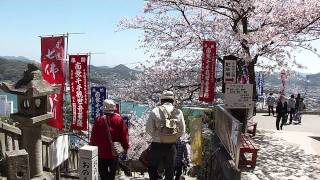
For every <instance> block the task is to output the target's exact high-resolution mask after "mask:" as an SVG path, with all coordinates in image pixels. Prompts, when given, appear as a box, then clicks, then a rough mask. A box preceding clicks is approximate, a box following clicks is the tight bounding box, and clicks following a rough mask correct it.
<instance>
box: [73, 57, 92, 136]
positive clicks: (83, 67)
mask: <svg viewBox="0 0 320 180" xmlns="http://www.w3.org/2000/svg"><path fill="white" fill-rule="evenodd" d="M87 61H88V55H70V56H69V70H70V96H71V107H72V123H71V128H72V129H74V130H87V118H88V93H87V92H88V65H87Z"/></svg>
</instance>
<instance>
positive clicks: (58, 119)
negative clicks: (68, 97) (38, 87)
mask: <svg viewBox="0 0 320 180" xmlns="http://www.w3.org/2000/svg"><path fill="white" fill-rule="evenodd" d="M41 69H42V76H43V79H44V80H46V81H48V82H49V83H50V84H60V85H61V89H60V93H59V94H51V95H50V96H49V102H50V105H51V109H50V111H51V113H52V116H53V117H52V119H50V120H49V122H48V124H49V125H50V126H52V127H55V128H59V129H62V128H63V127H64V125H63V93H64V71H65V70H64V36H54V37H43V38H41Z"/></svg>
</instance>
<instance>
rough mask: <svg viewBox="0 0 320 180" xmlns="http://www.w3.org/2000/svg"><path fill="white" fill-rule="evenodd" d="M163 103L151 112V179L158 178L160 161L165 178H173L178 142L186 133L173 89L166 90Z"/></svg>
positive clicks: (170, 179)
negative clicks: (175, 104)
mask: <svg viewBox="0 0 320 180" xmlns="http://www.w3.org/2000/svg"><path fill="white" fill-rule="evenodd" d="M160 99H161V105H160V106H157V107H156V108H154V109H153V110H152V111H151V113H150V114H149V118H148V120H147V123H146V132H147V133H148V134H150V135H151V137H152V143H151V145H150V151H149V164H148V173H149V178H150V180H157V178H158V168H159V165H160V163H161V164H163V165H164V168H165V180H173V177H174V167H175V158H176V153H177V150H176V142H177V140H178V139H179V138H180V137H181V136H182V135H183V134H184V133H185V131H186V127H185V121H184V117H183V114H182V111H181V110H180V109H177V108H175V107H174V105H173V104H174V101H175V97H174V94H173V92H172V91H164V92H163V93H162V95H161V98H160Z"/></svg>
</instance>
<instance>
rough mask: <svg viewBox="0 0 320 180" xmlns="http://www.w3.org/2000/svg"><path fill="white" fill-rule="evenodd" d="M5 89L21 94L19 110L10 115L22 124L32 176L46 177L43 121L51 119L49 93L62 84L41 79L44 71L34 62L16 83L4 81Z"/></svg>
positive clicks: (55, 90) (23, 146) (23, 142)
mask: <svg viewBox="0 0 320 180" xmlns="http://www.w3.org/2000/svg"><path fill="white" fill-rule="evenodd" d="M0 88H1V89H2V90H4V91H5V92H8V93H11V94H15V95H17V96H18V106H17V107H18V112H17V113H15V114H11V118H12V119H13V120H14V121H16V122H18V123H19V125H18V126H19V128H20V129H21V130H22V148H24V149H26V151H27V152H28V154H29V162H30V177H31V178H35V179H38V178H39V179H40V178H41V179H45V178H43V176H44V174H43V166H42V141H41V124H43V123H46V122H47V121H48V120H49V119H51V118H52V115H51V113H50V112H48V111H49V110H50V108H49V107H50V106H49V105H48V95H49V94H53V93H59V91H60V87H59V86H52V85H50V84H49V83H48V82H47V81H45V80H43V79H42V76H41V71H40V70H39V68H38V67H37V66H36V65H34V64H28V70H27V71H25V72H24V76H23V78H22V79H21V80H19V81H18V82H17V83H15V84H9V83H2V85H1V86H0Z"/></svg>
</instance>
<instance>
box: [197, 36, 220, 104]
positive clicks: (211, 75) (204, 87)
mask: <svg viewBox="0 0 320 180" xmlns="http://www.w3.org/2000/svg"><path fill="white" fill-rule="evenodd" d="M216 46H217V45H216V42H215V41H203V47H202V53H203V54H202V66H201V79H200V80H201V89H200V95H199V100H200V101H204V102H208V103H210V102H213V100H214V95H215V74H216V73H215V69H216V68H215V67H216Z"/></svg>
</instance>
